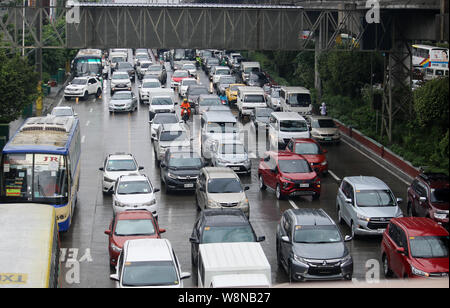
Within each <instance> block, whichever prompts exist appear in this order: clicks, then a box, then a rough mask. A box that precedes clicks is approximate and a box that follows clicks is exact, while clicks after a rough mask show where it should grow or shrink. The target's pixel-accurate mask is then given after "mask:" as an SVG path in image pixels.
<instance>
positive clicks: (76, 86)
mask: <svg viewBox="0 0 450 308" xmlns="http://www.w3.org/2000/svg"><path fill="white" fill-rule="evenodd" d="M84 88H85V86H83V85H76V84H71V85H68V86H67V87H66V90H82V89H84Z"/></svg>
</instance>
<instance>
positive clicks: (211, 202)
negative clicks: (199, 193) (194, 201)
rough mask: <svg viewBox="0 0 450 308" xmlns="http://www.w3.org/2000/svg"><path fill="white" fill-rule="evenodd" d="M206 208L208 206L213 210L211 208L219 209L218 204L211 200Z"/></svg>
mask: <svg viewBox="0 0 450 308" xmlns="http://www.w3.org/2000/svg"><path fill="white" fill-rule="evenodd" d="M208 206H209V207H210V208H213V207H220V203H219V202H216V201H213V200H208Z"/></svg>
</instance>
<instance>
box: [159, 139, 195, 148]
mask: <svg viewBox="0 0 450 308" xmlns="http://www.w3.org/2000/svg"><path fill="white" fill-rule="evenodd" d="M159 144H160V146H162V147H168V148H169V147H170V148H178V147H189V146H190V144H191V143H190V141H189V140H175V141H160V142H159Z"/></svg>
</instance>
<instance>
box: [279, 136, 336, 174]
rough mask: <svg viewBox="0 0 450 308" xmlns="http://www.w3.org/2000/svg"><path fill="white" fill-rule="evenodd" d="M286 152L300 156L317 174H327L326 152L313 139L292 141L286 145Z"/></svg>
mask: <svg viewBox="0 0 450 308" xmlns="http://www.w3.org/2000/svg"><path fill="white" fill-rule="evenodd" d="M286 151H287V152H292V153H296V154H300V155H302V156H303V157H304V158H306V160H307V161H308V163H309V164H310V165H311V167H312V168H313V170H314V171H315V172H317V173H318V174H322V173H327V172H328V162H327V158H326V156H325V154H326V153H327V152H328V151H327V150H324V149H322V147H321V146H320V145H319V143H318V142H317V141H315V140H314V139H310V138H300V139H292V140H291V141H290V142H289V143H288V145H287V147H286Z"/></svg>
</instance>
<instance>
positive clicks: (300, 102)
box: [289, 93, 311, 107]
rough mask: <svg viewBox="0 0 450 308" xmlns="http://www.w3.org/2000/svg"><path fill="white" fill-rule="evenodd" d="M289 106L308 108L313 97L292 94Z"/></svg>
mask: <svg viewBox="0 0 450 308" xmlns="http://www.w3.org/2000/svg"><path fill="white" fill-rule="evenodd" d="M289 104H290V105H291V106H292V107H308V106H309V105H310V104H311V96H310V95H309V94H301V93H299V94H291V95H290V96H289Z"/></svg>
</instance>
